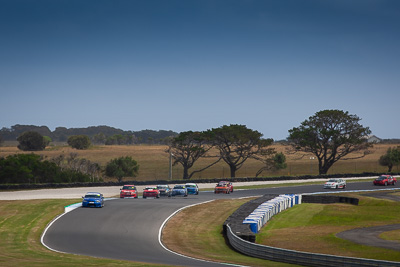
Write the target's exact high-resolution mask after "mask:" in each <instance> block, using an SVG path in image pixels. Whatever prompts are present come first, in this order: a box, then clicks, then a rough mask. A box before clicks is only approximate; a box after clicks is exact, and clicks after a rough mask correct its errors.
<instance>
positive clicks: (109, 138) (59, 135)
mask: <svg viewBox="0 0 400 267" xmlns="http://www.w3.org/2000/svg"><path fill="white" fill-rule="evenodd" d="M32 131H33V132H37V133H40V134H41V135H42V136H46V137H48V139H49V140H50V141H53V142H67V140H68V138H69V137H70V136H74V135H86V136H88V137H89V138H90V140H91V142H92V143H93V144H99V145H104V144H106V145H131V144H165V142H166V140H167V139H168V138H169V137H173V136H176V135H178V133H176V132H174V131H167V130H159V131H154V130H142V131H124V130H121V129H117V128H113V127H109V126H91V127H87V128H65V127H57V128H56V129H55V130H54V131H51V130H50V129H49V128H48V127H47V126H35V125H20V124H16V125H14V126H11V127H10V128H6V127H3V128H2V129H1V130H0V142H1V141H15V140H17V138H18V137H19V136H20V135H21V134H23V133H24V132H32Z"/></svg>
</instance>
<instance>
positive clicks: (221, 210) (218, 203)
mask: <svg viewBox="0 0 400 267" xmlns="http://www.w3.org/2000/svg"><path fill="white" fill-rule="evenodd" d="M247 201H249V199H239V200H233V199H230V200H228V199H226V200H215V201H213V202H211V203H206V204H201V205H197V206H194V207H190V208H187V209H184V210H182V211H181V212H180V213H178V214H177V215H175V216H174V217H172V218H171V219H170V220H169V221H168V223H167V224H166V226H165V228H164V231H163V236H162V240H163V243H164V244H165V245H166V246H167V247H168V248H169V249H171V250H173V251H175V252H178V253H181V254H184V255H187V256H191V257H194V258H201V259H205V260H212V261H219V262H229V263H233V264H242V265H247V266H282V267H283V266H295V265H291V264H286V263H279V262H273V261H267V260H262V259H257V258H252V257H248V256H245V255H243V254H240V253H238V252H236V251H234V250H232V249H231V248H230V247H229V245H227V242H226V240H225V239H224V237H223V235H222V225H223V223H224V221H225V220H226V219H227V218H228V217H229V215H231V214H232V213H233V212H234V211H235V210H236V209H237V208H239V207H240V206H241V205H242V204H244V203H245V202H247Z"/></svg>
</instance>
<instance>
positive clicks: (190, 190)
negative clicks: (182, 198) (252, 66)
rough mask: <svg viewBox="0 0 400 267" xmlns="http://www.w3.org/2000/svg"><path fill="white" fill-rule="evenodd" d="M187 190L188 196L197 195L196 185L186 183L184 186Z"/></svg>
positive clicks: (197, 188)
mask: <svg viewBox="0 0 400 267" xmlns="http://www.w3.org/2000/svg"><path fill="white" fill-rule="evenodd" d="M185 186H186V188H187V192H188V194H189V195H198V194H199V187H198V186H197V184H194V183H187V184H185Z"/></svg>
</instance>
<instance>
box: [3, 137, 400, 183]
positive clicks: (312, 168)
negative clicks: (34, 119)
mask: <svg viewBox="0 0 400 267" xmlns="http://www.w3.org/2000/svg"><path fill="white" fill-rule="evenodd" d="M394 146H396V145H388V144H378V145H375V146H374V148H372V149H371V152H372V153H371V154H369V155H367V156H366V157H364V158H361V159H356V160H342V161H339V162H337V163H335V164H334V165H333V167H332V168H331V169H330V170H329V173H330V174H332V173H361V172H382V173H383V172H386V171H387V168H386V167H382V166H380V165H379V164H378V159H379V157H380V156H381V155H383V154H385V153H386V150H387V149H388V148H389V147H394ZM274 147H275V148H276V150H277V151H279V152H284V153H285V149H286V147H284V146H283V145H275V146H274ZM166 149H167V146H150V145H143V146H141V145H138V146H93V147H91V148H90V149H88V150H76V149H73V148H71V147H68V146H49V147H47V148H46V150H44V151H39V152H35V153H37V154H39V155H43V156H44V157H47V158H52V157H56V156H58V155H60V154H64V155H66V156H68V155H69V154H70V153H77V154H78V157H80V158H86V159H89V160H90V161H92V162H97V163H99V164H100V165H101V166H103V167H104V166H105V165H106V164H107V162H109V161H110V160H111V159H113V158H117V157H121V156H131V157H132V158H133V159H135V160H137V161H138V163H139V165H140V168H139V175H138V177H136V178H125V180H137V181H148V180H166V179H168V170H169V163H168V162H169V156H168V153H166V152H165V151H166ZM16 153H30V152H22V151H20V150H18V148H16V147H15V146H3V147H0V157H4V156H8V155H11V154H16ZM352 156H358V155H352ZM286 157H287V164H288V167H287V169H284V170H280V171H276V172H272V171H270V172H264V173H262V176H266V177H272V176H282V175H293V176H298V175H316V174H318V162H317V160H316V159H312V155H305V154H294V155H286ZM210 162H211V161H210V159H200V160H199V161H198V162H197V163H196V164H195V166H194V167H193V170H195V169H200V168H202V167H204V166H207V165H208V164H209V163H210ZM260 167H261V165H260V163H259V162H257V161H254V160H248V161H247V162H246V163H245V164H244V165H243V167H242V168H241V169H240V170H239V171H238V172H237V174H236V177H254V176H255V173H256V172H257V171H258V170H259V168H260ZM393 171H394V172H398V171H400V168H399V166H396V167H394V168H393ZM182 173H183V171H182V167H181V166H180V165H176V166H173V168H172V176H173V179H182ZM329 173H328V174H329ZM229 176H230V173H229V168H228V166H227V165H226V164H225V163H223V162H220V163H218V164H216V165H214V166H213V167H211V168H209V169H207V170H205V171H203V172H200V173H198V174H196V175H195V176H193V178H196V179H201V178H227V177H229ZM107 179H109V178H107ZM107 179H106V180H107ZM114 180H115V179H114Z"/></svg>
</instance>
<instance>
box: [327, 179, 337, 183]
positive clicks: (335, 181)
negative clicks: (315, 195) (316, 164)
mask: <svg viewBox="0 0 400 267" xmlns="http://www.w3.org/2000/svg"><path fill="white" fill-rule="evenodd" d="M329 182H330V183H337V182H338V180H336V179H330V180H329Z"/></svg>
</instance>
